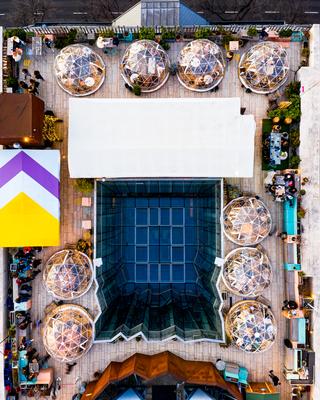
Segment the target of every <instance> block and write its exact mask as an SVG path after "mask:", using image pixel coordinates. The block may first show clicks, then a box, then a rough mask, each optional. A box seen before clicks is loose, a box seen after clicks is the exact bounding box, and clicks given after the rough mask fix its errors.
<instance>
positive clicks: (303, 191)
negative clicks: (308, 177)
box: [299, 189, 307, 196]
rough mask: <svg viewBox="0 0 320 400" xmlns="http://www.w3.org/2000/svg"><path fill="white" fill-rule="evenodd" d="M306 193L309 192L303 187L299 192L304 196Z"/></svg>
mask: <svg viewBox="0 0 320 400" xmlns="http://www.w3.org/2000/svg"><path fill="white" fill-rule="evenodd" d="M306 193H307V192H306V191H305V190H304V189H301V190H300V192H299V194H300V196H304V195H305V194H306Z"/></svg>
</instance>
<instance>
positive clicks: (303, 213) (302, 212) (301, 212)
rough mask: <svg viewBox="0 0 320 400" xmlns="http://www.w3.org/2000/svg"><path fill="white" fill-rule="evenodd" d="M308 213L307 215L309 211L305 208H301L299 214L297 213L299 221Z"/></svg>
mask: <svg viewBox="0 0 320 400" xmlns="http://www.w3.org/2000/svg"><path fill="white" fill-rule="evenodd" d="M306 213H307V211H306V210H305V209H304V208H302V207H300V208H299V210H298V212H297V216H298V218H299V219H301V218H304V217H305V216H306Z"/></svg>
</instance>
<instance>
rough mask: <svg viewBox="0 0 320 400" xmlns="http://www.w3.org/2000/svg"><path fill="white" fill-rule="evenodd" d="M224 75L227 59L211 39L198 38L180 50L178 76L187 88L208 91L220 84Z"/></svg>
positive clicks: (195, 90)
mask: <svg viewBox="0 0 320 400" xmlns="http://www.w3.org/2000/svg"><path fill="white" fill-rule="evenodd" d="M224 75H225V60H224V57H223V53H222V50H221V49H220V47H219V46H218V45H217V44H216V43H214V42H212V41H211V40H208V39H196V40H193V41H192V42H190V43H188V44H187V45H186V46H184V47H183V48H182V49H181V50H180V53H179V55H178V59H177V77H178V80H179V82H180V83H181V85H182V86H184V87H185V88H186V89H188V90H191V91H194V92H207V91H209V90H212V89H213V88H215V87H216V86H218V85H219V84H220V82H221V81H222V79H223V78H224ZM206 78H207V82H206Z"/></svg>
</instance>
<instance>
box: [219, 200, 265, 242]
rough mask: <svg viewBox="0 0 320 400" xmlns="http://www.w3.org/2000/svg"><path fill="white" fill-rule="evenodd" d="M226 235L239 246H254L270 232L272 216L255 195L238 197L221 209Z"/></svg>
mask: <svg viewBox="0 0 320 400" xmlns="http://www.w3.org/2000/svg"><path fill="white" fill-rule="evenodd" d="M222 224H223V230H224V234H225V235H226V237H227V238H228V239H229V240H230V241H231V242H233V243H235V244H237V245H239V246H254V245H256V244H258V243H260V242H262V241H263V240H264V239H265V238H266V237H267V236H268V235H269V233H270V231H271V228H272V218H271V214H270V211H269V210H268V208H267V207H266V205H265V204H264V203H263V202H262V201H261V200H259V199H257V198H256V197H247V196H243V197H238V198H236V199H234V200H231V201H230V202H229V203H228V204H227V205H226V206H225V207H224V208H223V211H222Z"/></svg>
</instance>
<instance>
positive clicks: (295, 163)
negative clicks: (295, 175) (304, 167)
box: [289, 154, 301, 169]
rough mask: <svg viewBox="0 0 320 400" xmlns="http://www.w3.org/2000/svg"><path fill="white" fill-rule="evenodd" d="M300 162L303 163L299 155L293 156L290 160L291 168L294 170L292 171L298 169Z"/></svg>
mask: <svg viewBox="0 0 320 400" xmlns="http://www.w3.org/2000/svg"><path fill="white" fill-rule="evenodd" d="M300 161H301V159H300V157H299V156H298V155H296V154H294V155H293V156H291V157H290V158H289V168H292V169H296V168H298V167H299V164H300Z"/></svg>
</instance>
